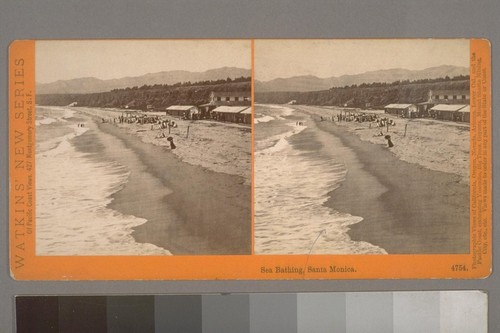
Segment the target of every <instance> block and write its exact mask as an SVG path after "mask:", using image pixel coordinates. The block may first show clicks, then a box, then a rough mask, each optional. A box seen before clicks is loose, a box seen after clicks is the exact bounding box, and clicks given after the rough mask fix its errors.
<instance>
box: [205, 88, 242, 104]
mask: <svg viewBox="0 0 500 333" xmlns="http://www.w3.org/2000/svg"><path fill="white" fill-rule="evenodd" d="M251 102H252V99H251V93H250V91H212V93H211V94H210V103H209V104H211V105H215V106H222V105H227V106H250V105H251Z"/></svg>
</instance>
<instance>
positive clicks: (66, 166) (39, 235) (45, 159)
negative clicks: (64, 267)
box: [35, 106, 170, 255]
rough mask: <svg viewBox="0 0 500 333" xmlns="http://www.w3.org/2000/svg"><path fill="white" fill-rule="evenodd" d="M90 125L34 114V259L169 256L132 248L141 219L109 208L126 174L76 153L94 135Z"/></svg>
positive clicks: (64, 112) (57, 111) (55, 110)
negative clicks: (89, 134) (86, 135)
mask: <svg viewBox="0 0 500 333" xmlns="http://www.w3.org/2000/svg"><path fill="white" fill-rule="evenodd" d="M90 121H91V120H90V118H88V117H87V116H85V115H81V114H78V112H77V111H75V110H72V109H71V108H66V107H40V106H37V108H36V120H35V123H36V178H35V180H36V254H37V255H152V254H162V255H165V254H167V255H168V254H170V252H169V251H168V250H165V249H162V248H160V247H157V246H155V245H153V244H147V243H137V242H135V240H134V238H133V237H132V232H133V228H134V227H135V226H138V225H141V224H143V223H145V222H146V220H145V219H143V218H139V217H135V216H131V215H124V214H122V213H120V212H118V211H115V210H112V209H110V208H108V207H107V206H108V205H109V204H110V203H111V201H112V200H113V199H112V195H113V194H114V193H116V192H117V191H119V190H120V189H122V188H123V186H124V185H125V184H126V183H127V180H128V177H129V171H128V169H127V167H126V166H124V165H121V164H119V163H117V162H114V161H112V160H109V161H106V160H105V159H98V158H94V157H95V156H93V155H94V154H95V153H84V152H81V151H78V150H77V149H76V148H75V142H76V140H78V139H79V137H80V136H81V135H83V134H84V133H86V132H87V131H89V130H92V129H90V128H89V126H88V125H89V122H90ZM79 124H83V125H84V126H83V127H82V126H79ZM96 144H97V143H96Z"/></svg>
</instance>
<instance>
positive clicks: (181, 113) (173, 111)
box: [166, 105, 199, 119]
mask: <svg viewBox="0 0 500 333" xmlns="http://www.w3.org/2000/svg"><path fill="white" fill-rule="evenodd" d="M166 111H167V115H170V116H174V117H180V118H186V119H193V116H194V115H196V114H198V113H199V109H198V107H197V106H194V105H171V106H169V107H168V108H167V109H166Z"/></svg>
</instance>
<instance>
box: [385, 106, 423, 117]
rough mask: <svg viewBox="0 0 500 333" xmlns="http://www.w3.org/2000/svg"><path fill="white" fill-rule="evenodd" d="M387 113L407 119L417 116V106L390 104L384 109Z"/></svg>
mask: <svg viewBox="0 0 500 333" xmlns="http://www.w3.org/2000/svg"><path fill="white" fill-rule="evenodd" d="M384 110H385V113H389V114H394V115H398V116H401V117H406V118H415V117H416V116H417V106H416V105H415V104H389V105H386V106H385V107H384Z"/></svg>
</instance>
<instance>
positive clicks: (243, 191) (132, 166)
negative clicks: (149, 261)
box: [84, 123, 251, 255]
mask: <svg viewBox="0 0 500 333" xmlns="http://www.w3.org/2000/svg"><path fill="white" fill-rule="evenodd" d="M95 126H96V127H97V128H98V130H97V131H94V134H93V135H96V136H98V137H99V140H100V141H102V142H103V146H104V150H105V152H106V154H105V156H109V157H111V158H112V159H113V160H116V161H117V162H119V163H120V164H123V165H126V166H127V167H128V169H129V170H130V176H129V181H128V182H127V183H126V184H125V186H124V187H123V189H121V190H120V191H119V192H117V193H115V194H114V195H113V198H114V200H113V202H112V203H111V204H110V208H111V209H114V210H117V211H120V212H121V213H124V214H130V215H134V216H137V217H142V218H145V219H147V222H146V223H145V224H143V225H140V226H138V227H136V228H135V230H134V232H133V234H132V235H133V237H134V238H135V239H136V241H137V242H142V243H152V244H155V245H157V246H160V247H163V248H165V249H167V250H168V251H170V252H171V253H172V254H174V255H215V254H217V255H225V254H228V255H229V254H249V253H250V252H251V216H250V202H251V200H250V195H251V192H250V187H249V186H248V185H245V179H244V178H243V177H240V176H235V175H228V174H224V173H218V172H214V171H210V170H207V169H205V168H203V167H201V166H195V165H191V164H188V163H185V162H182V161H180V160H179V158H178V157H177V156H175V155H174V154H172V151H170V150H169V149H168V148H167V147H161V146H155V145H153V144H151V143H144V142H142V141H141V139H140V138H139V137H138V136H136V135H133V134H130V133H127V132H126V131H124V130H123V129H121V128H118V127H117V126H115V125H113V124H109V123H104V124H101V123H97V124H96V125H95ZM88 133H90V131H89V132H88ZM86 134H87V133H85V134H84V135H86ZM88 136H89V137H88V138H87V139H92V138H91V136H90V134H89V135H88ZM117 140H118V141H117ZM119 146H124V147H126V149H125V150H122V151H120V150H118V149H117V148H116V147H119Z"/></svg>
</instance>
